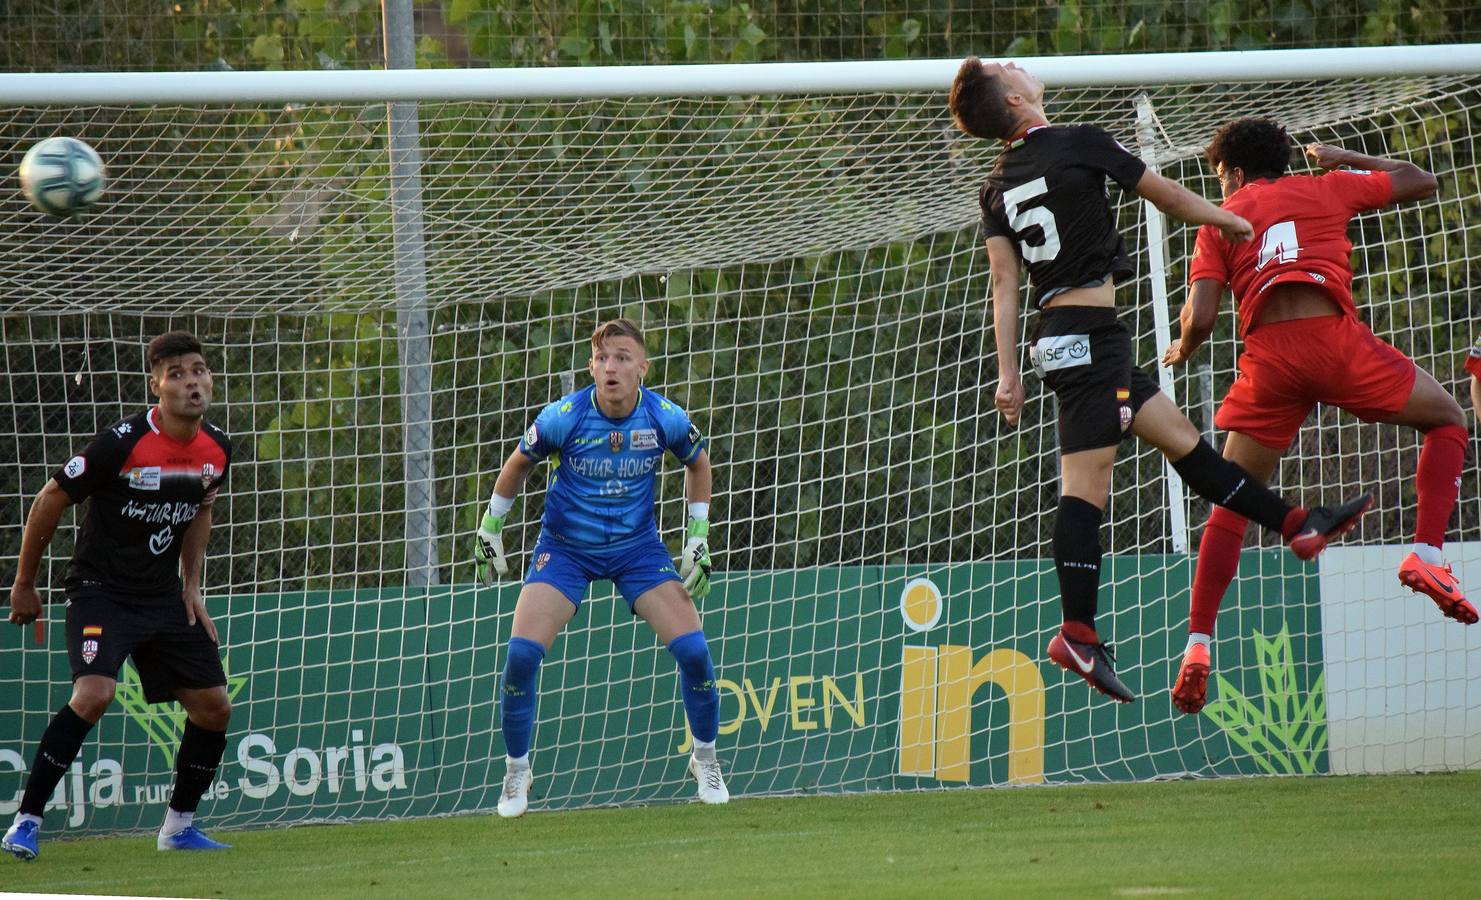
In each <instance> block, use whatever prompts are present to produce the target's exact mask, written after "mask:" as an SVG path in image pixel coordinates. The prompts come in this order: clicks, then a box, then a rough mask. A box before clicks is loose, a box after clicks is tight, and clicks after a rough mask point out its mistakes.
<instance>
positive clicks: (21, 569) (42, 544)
mask: <svg viewBox="0 0 1481 900" xmlns="http://www.w3.org/2000/svg"><path fill="white" fill-rule="evenodd" d="M71 505H72V498H71V497H69V496H67V492H66V491H64V490H62V486H61V485H59V484H57V480H56V479H55V478H53V479H51V480H50V481H48V482H47V483H46V486H45V487H43V488H42V489H41V491H40V493H38V494H37V495H36V499H35V501H33V502H32V503H31V513H30V515H28V516H27V517H26V529H25V531H24V532H23V533H22V534H21V553H20V558H19V559H18V560H16V567H15V583H14V584H12V585H11V587H10V621H11V622H13V623H15V624H16V625H27V624H29V623H31V622H34V621H36V617H37V616H39V615H41V595H40V594H38V593H36V571H37V569H39V568H40V567H41V553H42V551H44V550H45V549H46V545H47V544H50V543H51V539H52V537H53V536H54V535H56V533H57V525H58V524H59V523H60V522H61V521H62V513H63V512H64V511H65V510H66V509H67V507H68V506H71Z"/></svg>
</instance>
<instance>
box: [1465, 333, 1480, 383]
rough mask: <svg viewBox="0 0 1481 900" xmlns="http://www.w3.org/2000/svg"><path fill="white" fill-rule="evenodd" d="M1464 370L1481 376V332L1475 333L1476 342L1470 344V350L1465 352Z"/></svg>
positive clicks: (1478, 376)
mask: <svg viewBox="0 0 1481 900" xmlns="http://www.w3.org/2000/svg"><path fill="white" fill-rule="evenodd" d="M1466 371H1467V372H1470V373H1471V374H1472V375H1475V376H1476V377H1477V378H1481V334H1478V335H1476V343H1474V344H1472V345H1471V352H1470V353H1467V354H1466Z"/></svg>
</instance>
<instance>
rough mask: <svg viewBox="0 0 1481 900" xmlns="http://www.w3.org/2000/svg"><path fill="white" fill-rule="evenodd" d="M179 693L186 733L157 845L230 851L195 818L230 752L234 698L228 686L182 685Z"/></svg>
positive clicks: (176, 756) (181, 738)
mask: <svg viewBox="0 0 1481 900" xmlns="http://www.w3.org/2000/svg"><path fill="white" fill-rule="evenodd" d="M175 698H176V699H177V700H179V701H180V705H181V706H182V707H184V708H185V714H186V719H185V733H184V734H183V735H181V737H180V749H179V750H178V751H177V752H176V754H175V787H174V790H173V791H171V793H170V803H169V806H168V807H167V808H166V810H165V821H164V824H163V825H162V826H161V827H160V829H159V838H158V840H157V841H156V842H155V846H156V847H158V848H159V849H160V850H229V849H231V845H230V844H223V843H220V842H219V841H213V840H211V839H210V838H209V837H207V836H206V833H205V832H203V831H201V830H200V829H199V828H197V827H196V826H195V824H194V822H195V811H196V809H198V808H199V807H200V802H201V797H203V796H205V793H206V791H207V790H209V789H210V787H211V784H212V782H214V781H215V780H216V771H217V769H219V768H220V766H221V757H222V755H223V754H224V753H225V752H226V726H227V723H228V722H230V721H231V700H230V699H228V697H227V693H226V688H225V687H210V688H179V689H177V690H176V691H175Z"/></svg>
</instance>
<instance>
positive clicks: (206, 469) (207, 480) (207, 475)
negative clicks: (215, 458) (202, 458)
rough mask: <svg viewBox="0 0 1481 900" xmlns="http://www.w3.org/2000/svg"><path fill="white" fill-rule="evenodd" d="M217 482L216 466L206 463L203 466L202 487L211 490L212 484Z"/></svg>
mask: <svg viewBox="0 0 1481 900" xmlns="http://www.w3.org/2000/svg"><path fill="white" fill-rule="evenodd" d="M215 480H216V466H215V465H214V464H212V463H206V464H205V465H203V466H201V487H203V488H209V487H210V486H211V482H213V481H215Z"/></svg>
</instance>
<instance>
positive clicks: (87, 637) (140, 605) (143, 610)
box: [67, 589, 226, 703]
mask: <svg viewBox="0 0 1481 900" xmlns="http://www.w3.org/2000/svg"><path fill="white" fill-rule="evenodd" d="M127 657H133V659H134V668H135V669H136V670H137V671H138V673H139V683H140V685H142V686H143V688H144V699H145V700H146V701H148V702H150V703H168V702H169V701H171V700H174V699H175V690H176V689H177V688H213V687H222V686H224V685H225V684H226V671H225V669H223V668H222V667H221V650H220V648H218V647H217V646H216V644H215V642H214V641H212V640H211V637H210V635H208V634H206V627H205V626H204V625H202V624H201V623H200V622H199V621H197V622H196V623H195V624H194V625H190V624H188V623H187V622H186V619H185V606H184V604H183V603H181V601H180V596H179V595H178V594H176V595H174V596H172V597H171V596H165V597H127V598H123V597H120V595H117V594H112V593H110V592H108V591H104V590H97V589H86V590H77V591H69V592H68V594H67V658H68V659H69V660H70V661H71V662H72V680H73V681H76V680H77V679H78V677H79V676H82V675H102V676H104V677H105V678H112V679H115V680H117V679H118V676H119V672H120V670H121V669H122V668H123V661H124V659H125V658H127Z"/></svg>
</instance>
